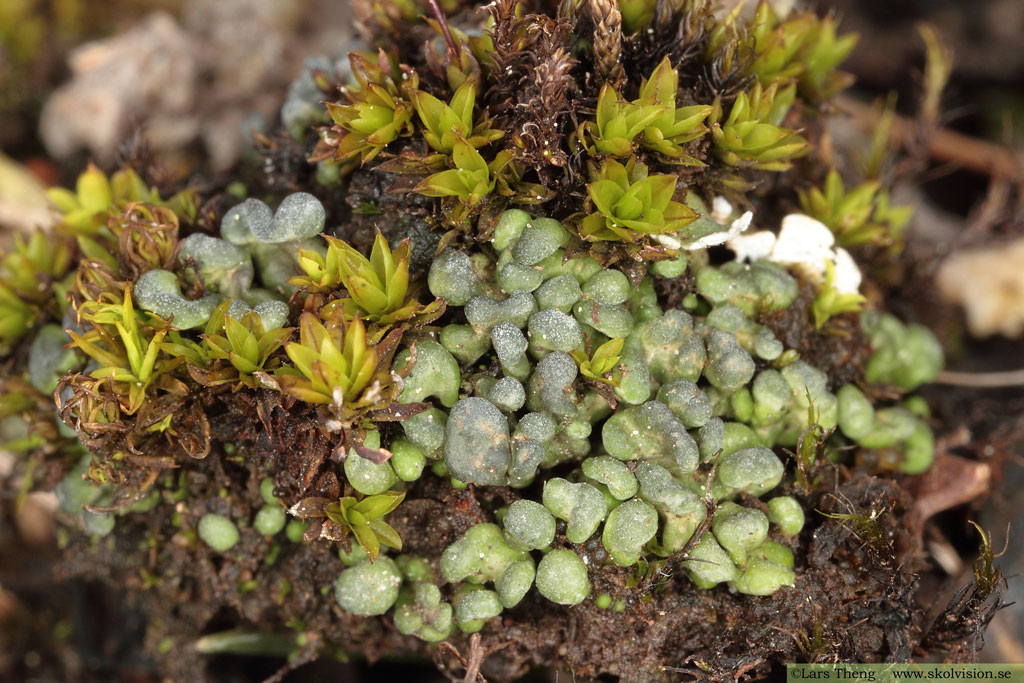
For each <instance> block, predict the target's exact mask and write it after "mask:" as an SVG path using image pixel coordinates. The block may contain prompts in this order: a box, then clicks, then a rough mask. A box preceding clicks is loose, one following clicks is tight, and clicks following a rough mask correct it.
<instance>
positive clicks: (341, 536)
mask: <svg viewBox="0 0 1024 683" xmlns="http://www.w3.org/2000/svg"><path fill="white" fill-rule="evenodd" d="M349 457H352V458H357V457H359V456H357V455H350V456H349ZM334 484H335V486H334V489H335V490H337V489H338V488H339V487H338V486H337V482H336V480H335V482H334ZM404 499H405V493H404V492H401V491H386V492H384V493H379V494H376V495H372V496H366V497H365V498H362V499H359V498H356V497H355V496H342V497H339V496H338V495H337V493H335V495H334V496H333V497H319V496H310V497H307V498H303V499H302V500H300V501H299V502H298V503H296V504H295V505H294V506H292V508H291V509H290V510H289V512H290V513H291V514H292V515H294V516H295V517H297V518H299V519H301V520H304V521H311V522H312V523H311V524H310V526H309V527H307V529H306V532H305V537H306V538H308V539H310V540H313V539H316V538H325V539H327V540H329V541H337V542H340V543H341V544H342V547H343V548H345V549H346V550H348V548H349V541H348V537H349V536H350V535H351V536H354V537H355V539H356V543H358V544H359V546H360V547H361V548H362V549H363V550H364V551H366V555H367V557H369V558H370V562H375V561H376V560H377V557H378V555H380V547H381V546H382V545H384V546H387V547H389V548H394V549H395V550H401V549H402V539H401V537H400V536H399V535H398V533H397V532H396V531H395V530H394V529H393V528H391V525H389V524H388V523H387V522H385V521H384V517H385V515H387V514H388V513H390V512H392V511H393V510H394V509H395V508H397V507H398V506H399V505H400V504H401V502H402V501H403V500H404Z"/></svg>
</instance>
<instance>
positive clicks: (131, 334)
mask: <svg viewBox="0 0 1024 683" xmlns="http://www.w3.org/2000/svg"><path fill="white" fill-rule="evenodd" d="M78 315H79V318H80V320H81V321H82V322H83V327H85V328H86V329H85V331H84V332H82V333H78V332H76V331H74V330H69V331H68V335H69V336H70V337H71V342H72V346H74V347H75V348H78V349H81V350H82V351H83V352H84V353H85V354H86V355H87V356H89V357H90V358H91V359H92V360H94V361H95V362H96V363H97V364H98V365H99V366H100V367H99V368H98V369H96V370H93V371H92V372H90V373H89V374H90V375H91V376H92V377H93V378H95V379H101V380H102V379H105V380H109V382H110V387H111V390H112V391H113V392H114V394H115V395H116V396H117V397H118V401H119V403H120V407H121V410H122V411H123V412H124V413H125V414H127V415H132V414H134V413H135V412H137V411H138V410H139V409H140V408H141V407H142V404H143V401H145V400H146V395H147V391H148V389H149V387H150V385H153V384H155V383H157V381H158V380H159V379H161V378H166V379H167V380H168V381H173V382H175V383H176V384H180V383H179V382H177V381H176V380H171V377H170V375H169V373H170V371H171V370H173V369H174V368H175V367H177V366H178V365H180V364H181V359H180V358H170V357H166V356H162V354H161V353H160V350H161V349H160V342H161V341H162V340H163V338H164V336H165V335H166V334H167V331H168V330H167V328H153V327H151V326H150V325H145V324H142V321H141V320H140V315H139V314H137V313H136V311H135V306H134V305H133V303H132V294H131V289H130V288H128V289H125V292H124V299H123V301H122V302H121V303H120V304H113V303H103V302H98V301H94V302H87V303H85V304H83V305H82V306H81V307H80V308H79V310H78ZM165 388H166V387H165Z"/></svg>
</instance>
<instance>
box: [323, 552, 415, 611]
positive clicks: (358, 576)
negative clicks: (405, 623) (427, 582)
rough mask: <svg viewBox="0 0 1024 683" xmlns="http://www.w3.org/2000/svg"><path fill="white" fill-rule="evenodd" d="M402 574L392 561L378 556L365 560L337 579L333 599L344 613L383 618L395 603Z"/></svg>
mask: <svg viewBox="0 0 1024 683" xmlns="http://www.w3.org/2000/svg"><path fill="white" fill-rule="evenodd" d="M401 585H402V573H401V572H400V571H399V569H398V565H396V564H395V561H394V560H392V559H391V558H390V557H387V556H380V557H378V558H377V559H376V561H374V562H370V560H369V559H366V560H364V561H362V562H360V563H359V564H357V565H355V566H354V567H349V568H348V569H346V570H345V571H343V572H342V573H341V575H340V576H338V580H337V582H336V583H335V586H334V597H335V599H336V600H337V601H338V604H339V605H340V606H341V608H342V609H343V610H345V611H346V612H352V613H353V614H358V615H360V616H367V617H368V616H376V615H378V614H384V613H385V612H387V611H388V610H389V609H391V606H392V605H394V604H395V601H396V600H397V599H398V591H399V588H400V587H401Z"/></svg>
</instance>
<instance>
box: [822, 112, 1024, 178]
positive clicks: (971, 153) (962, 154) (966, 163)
mask: <svg viewBox="0 0 1024 683" xmlns="http://www.w3.org/2000/svg"><path fill="white" fill-rule="evenodd" d="M836 104H837V105H838V106H839V108H840V109H842V110H843V111H846V112H847V113H849V114H850V116H851V118H853V120H854V121H855V122H856V123H857V124H858V125H859V126H860V127H861V128H863V129H864V130H867V131H870V130H872V129H873V128H874V125H875V115H874V114H873V113H872V109H871V107H869V106H868V105H866V104H864V103H863V102H859V101H858V100H855V99H853V98H852V97H845V96H840V97H838V98H837V99H836ZM919 133H920V130H919V128H918V125H917V123H916V122H915V121H914V120H912V119H909V118H907V117H905V116H895V117H894V118H893V123H892V133H891V134H890V142H893V143H895V144H900V145H903V144H909V143H911V142H913V141H915V140H918V139H919ZM928 154H929V156H930V157H931V158H932V159H934V160H936V161H942V162H949V163H953V164H956V165H957V166H960V167H962V168H966V169H969V170H972V171H976V172H978V173H985V174H987V175H990V176H993V177H1002V178H1007V179H1009V180H1013V181H1024V166H1022V164H1021V160H1020V159H1018V158H1017V157H1016V156H1015V155H1014V153H1013V152H1012V151H1010V150H1009V149H1007V148H1005V147H1001V146H999V145H997V144H994V143H991V142H987V141H985V140H979V139H977V138H972V137H969V136H967V135H963V134H962V133H957V132H955V131H952V130H949V129H948V128H936V129H935V130H934V131H932V132H931V134H930V136H929V139H928Z"/></svg>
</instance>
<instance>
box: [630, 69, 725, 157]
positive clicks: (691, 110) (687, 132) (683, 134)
mask: <svg viewBox="0 0 1024 683" xmlns="http://www.w3.org/2000/svg"><path fill="white" fill-rule="evenodd" d="M678 91H679V71H678V70H676V69H674V68H673V67H672V63H671V61H669V58H668V57H665V58H664V59H663V60H661V62H660V63H659V64H658V66H657V67H655V69H654V71H652V72H651V76H650V78H648V79H645V80H644V82H643V83H642V84H641V85H640V97H639V99H638V100H637V101H638V102H646V101H649V102H654V103H656V104H658V105H661V106H663V107H664V110H663V111H662V112H661V113H659V114H658V115H657V116H656V117H655V118H654V119H653V120H652V121H651V122H650V123H649V124H648V125H647V126H646V127H645V128H644V137H643V142H642V145H643V146H644V148H645V149H650V150H653V151H655V152H658V153H659V154H661V155H663V156H665V157H667V158H668V159H671V160H673V161H675V162H676V163H680V164H683V165H685V166H703V165H704V164H703V162H701V161H700V160H698V159H695V158H694V157H693V156H691V155H689V154H687V153H686V150H685V149H683V145H684V144H686V143H687V142H691V141H693V140H696V139H697V138H699V137H701V136H702V135H704V134H705V133H707V132H708V129H707V127H706V126H704V125H703V122H704V120H705V119H706V118H707V117H708V115H709V114H711V106H710V105H704V104H696V105H692V106H688V107H677V106H676V95H677V93H678Z"/></svg>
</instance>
